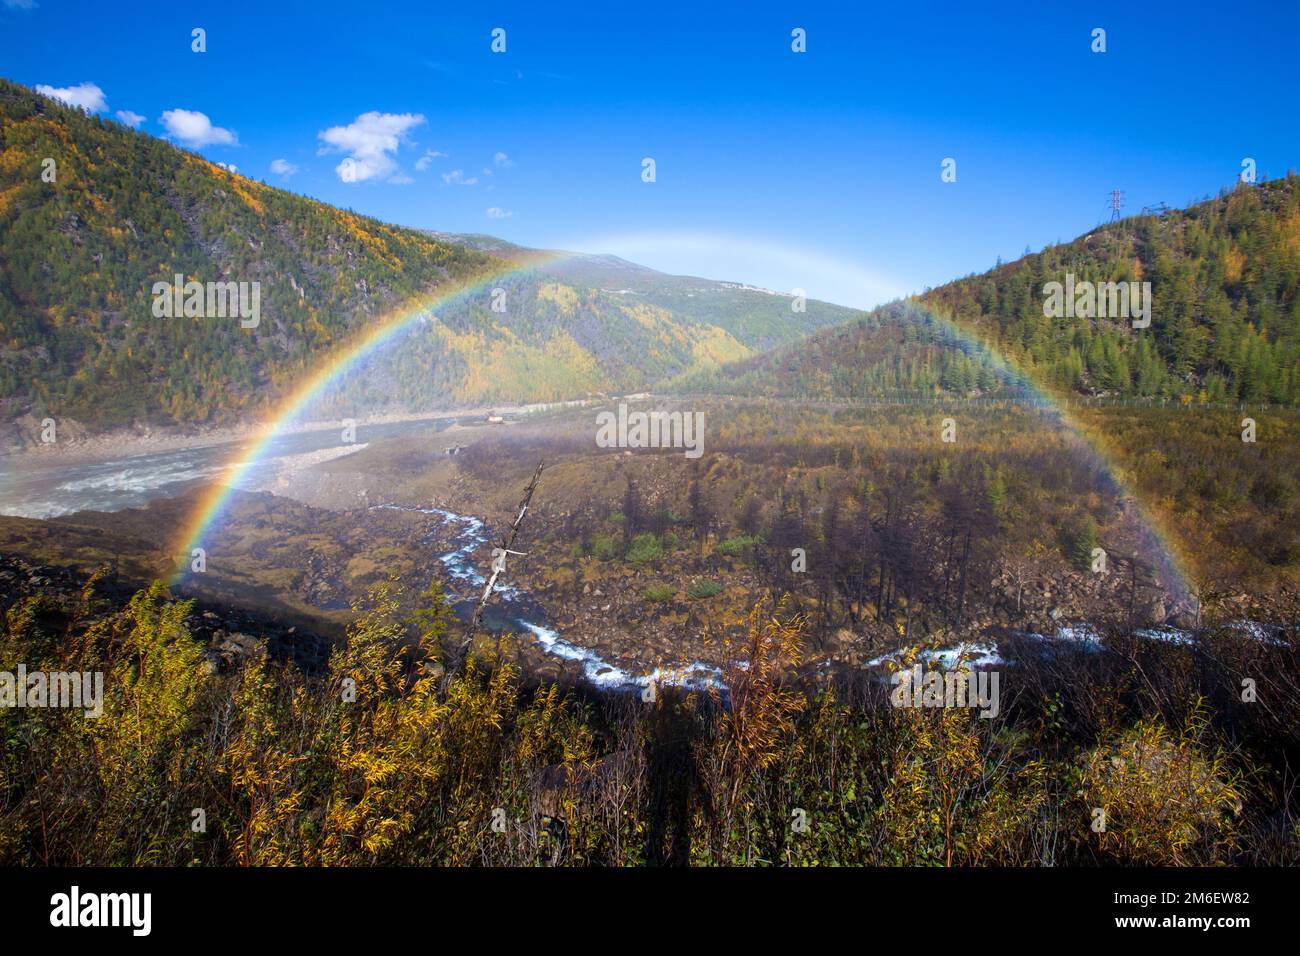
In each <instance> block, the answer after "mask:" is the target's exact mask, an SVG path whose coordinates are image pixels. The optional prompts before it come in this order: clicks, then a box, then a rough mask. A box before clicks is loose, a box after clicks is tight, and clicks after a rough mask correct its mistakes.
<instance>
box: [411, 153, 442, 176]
mask: <svg viewBox="0 0 1300 956" xmlns="http://www.w3.org/2000/svg"><path fill="white" fill-rule="evenodd" d="M446 155H447V154H446V153H440V152H438V150H436V149H427V150H425V151H424V155H423V156H421V157H420V158H419V159H417V160H416V161H415V171H416V172H417V173H422V172H424V171H425V170H426V169H428V168H429V164H430V163H432V162H433V161H434V160H435V159H441V158H443V157H444V156H446Z"/></svg>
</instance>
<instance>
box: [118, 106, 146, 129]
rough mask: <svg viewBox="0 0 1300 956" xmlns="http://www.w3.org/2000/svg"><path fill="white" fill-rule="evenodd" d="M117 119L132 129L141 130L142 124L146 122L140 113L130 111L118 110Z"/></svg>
mask: <svg viewBox="0 0 1300 956" xmlns="http://www.w3.org/2000/svg"><path fill="white" fill-rule="evenodd" d="M117 118H118V119H120V120H121V121H122V122H123V123H125V124H126V125H127V126H129V127H131V128H132V129H139V128H140V124H141V123H143V122H144V117H143V116H141V115H140V114H139V113H133V112H131V111H130V110H118V111H117Z"/></svg>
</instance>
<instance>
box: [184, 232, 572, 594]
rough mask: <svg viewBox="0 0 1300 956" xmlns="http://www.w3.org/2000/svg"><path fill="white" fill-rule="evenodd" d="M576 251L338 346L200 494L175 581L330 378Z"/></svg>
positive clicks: (485, 279)
mask: <svg viewBox="0 0 1300 956" xmlns="http://www.w3.org/2000/svg"><path fill="white" fill-rule="evenodd" d="M577 255H579V253H573V252H529V253H526V254H524V255H521V256H515V257H513V258H511V259H510V260H508V262H504V263H503V264H502V265H501V266H499V267H498V268H495V269H491V270H489V271H488V272H486V273H484V274H480V275H477V276H475V277H474V278H473V279H470V280H466V281H463V282H460V283H457V284H456V285H454V286H452V287H451V288H440V289H437V290H435V291H434V292H432V293H430V294H429V295H426V296H424V297H421V298H418V299H416V300H415V301H413V302H407V303H405V304H404V305H402V306H401V307H400V308H398V309H396V310H394V311H393V312H391V313H389V314H388V315H386V316H384V317H383V318H381V319H379V320H378V321H377V322H375V323H374V325H372V326H370V327H369V328H367V329H365V330H363V331H362V332H361V333H360V334H359V335H358V336H357V337H355V338H354V339H352V340H351V341H349V342H347V343H345V344H343V345H342V346H340V347H338V348H336V349H334V350H333V351H332V352H331V353H330V354H329V355H328V356H327V357H326V358H325V359H323V360H322V361H321V362H320V363H319V364H318V365H317V366H316V368H315V370H314V371H313V372H311V374H309V375H308V376H307V378H306V379H305V380H304V381H303V382H302V383H301V384H300V385H299V386H298V387H297V388H296V389H294V390H293V391H292V392H290V393H289V395H288V396H286V397H285V398H284V400H283V401H282V402H281V403H280V405H279V406H278V407H277V408H276V410H275V412H274V413H272V415H271V416H270V418H269V420H268V422H267V424H266V425H265V426H264V427H263V428H262V429H261V433H260V437H259V438H257V439H256V440H255V441H254V442H252V443H251V444H249V445H246V446H245V448H244V450H243V451H242V452H241V457H239V458H238V459H236V460H235V461H233V462H231V463H230V464H229V465H228V466H227V467H226V469H225V475H224V476H223V478H222V480H221V481H219V482H218V483H216V484H214V485H213V486H212V487H211V488H209V489H207V490H206V491H205V493H204V494H203V495H202V497H201V498H200V499H199V505H198V507H197V508H196V509H195V511H194V514H193V516H192V517H191V518H190V520H189V521H187V522H186V523H185V525H184V527H183V530H182V533H181V536H180V537H181V542H182V544H181V546H180V548H179V551H180V557H179V558H178V562H177V565H176V569H175V572H174V574H173V577H172V582H171V583H172V586H176V585H177V584H179V583H181V581H182V580H183V579H184V578H185V577H186V575H187V574H188V573H189V568H190V562H191V560H192V556H193V554H194V549H196V548H198V547H200V546H201V543H202V541H203V539H204V537H205V536H206V535H207V533H208V531H209V530H210V529H211V528H212V526H213V524H214V523H215V522H216V521H217V520H218V519H219V518H220V517H221V515H222V514H223V513H224V512H225V510H226V506H227V505H228V504H229V502H230V499H231V496H232V495H233V493H234V491H235V489H236V488H237V486H238V485H239V482H240V479H242V478H243V477H244V476H245V475H247V474H248V473H249V472H250V471H251V470H252V469H253V468H254V467H256V465H257V464H258V463H259V462H260V461H261V460H262V459H263V458H264V457H265V455H266V453H267V450H268V449H269V448H270V446H271V443H272V442H273V441H274V440H275V438H276V436H278V435H279V434H280V433H281V432H283V431H284V430H285V429H286V428H288V427H289V426H290V425H291V424H292V423H293V422H294V421H296V420H297V419H298V417H299V416H300V415H301V414H302V413H303V412H304V411H305V410H306V409H307V408H308V406H310V405H311V403H312V401H313V400H314V399H315V398H316V397H317V396H319V395H320V394H321V393H322V392H323V391H325V389H327V388H328V387H329V386H330V384H331V383H333V382H334V381H335V380H337V379H338V378H339V377H340V376H343V375H346V374H347V373H348V372H349V371H351V370H352V369H354V368H356V367H357V366H358V365H360V364H361V363H362V362H364V361H365V360H366V359H367V358H369V357H370V356H371V355H372V354H373V353H375V352H377V351H378V350H379V349H381V348H383V346H384V345H386V344H387V343H389V342H391V341H393V340H394V339H396V338H398V337H399V336H401V334H402V333H403V332H405V331H406V330H407V329H409V328H410V327H411V326H412V325H414V324H415V323H416V322H418V321H419V320H420V319H424V318H431V317H434V316H433V312H434V310H436V309H441V308H446V307H447V306H449V305H453V304H455V303H457V302H463V301H464V300H466V299H468V298H469V297H471V296H473V295H475V294H481V293H482V292H483V291H484V290H485V289H486V288H487V287H488V286H489V285H491V284H492V283H496V282H501V281H502V280H504V279H508V278H510V277H512V276H517V275H521V274H524V273H528V272H532V271H535V270H537V269H540V268H543V267H545V266H549V265H554V264H556V263H559V262H563V261H565V260H568V259H571V258H573V257H575V256H577Z"/></svg>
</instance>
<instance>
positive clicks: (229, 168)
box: [217, 163, 239, 173]
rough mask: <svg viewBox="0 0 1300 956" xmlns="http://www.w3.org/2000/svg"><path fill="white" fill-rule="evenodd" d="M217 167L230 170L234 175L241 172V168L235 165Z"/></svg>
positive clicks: (227, 164) (224, 164) (225, 164)
mask: <svg viewBox="0 0 1300 956" xmlns="http://www.w3.org/2000/svg"><path fill="white" fill-rule="evenodd" d="M217 165H218V166H220V167H221V168H222V169H228V170H230V171H231V172H232V173H237V172H239V167H238V166H236V165H235V164H234V163H217Z"/></svg>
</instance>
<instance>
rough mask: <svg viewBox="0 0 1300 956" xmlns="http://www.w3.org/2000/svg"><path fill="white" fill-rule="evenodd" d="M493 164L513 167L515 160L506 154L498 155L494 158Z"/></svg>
mask: <svg viewBox="0 0 1300 956" xmlns="http://www.w3.org/2000/svg"><path fill="white" fill-rule="evenodd" d="M492 162H494V163H496V164H497V165H498V166H513V165H514V164H515V162H514V160H513V159H511V158H510V157H509V156H507V155H506V154H505V153H497V154H496V155H495V156H493V157H492Z"/></svg>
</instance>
